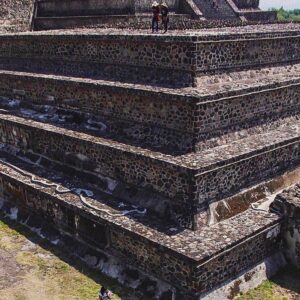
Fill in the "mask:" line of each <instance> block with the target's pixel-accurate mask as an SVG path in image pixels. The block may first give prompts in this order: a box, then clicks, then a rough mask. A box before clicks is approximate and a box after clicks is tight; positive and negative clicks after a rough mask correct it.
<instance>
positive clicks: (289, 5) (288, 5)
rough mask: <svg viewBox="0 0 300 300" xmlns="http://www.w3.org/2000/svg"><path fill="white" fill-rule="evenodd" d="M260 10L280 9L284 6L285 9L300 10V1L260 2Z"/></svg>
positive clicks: (264, 0)
mask: <svg viewBox="0 0 300 300" xmlns="http://www.w3.org/2000/svg"><path fill="white" fill-rule="evenodd" d="M259 6H260V8H261V9H268V8H272V7H275V8H280V7H281V6H283V8H285V9H294V8H300V0H260V5H259Z"/></svg>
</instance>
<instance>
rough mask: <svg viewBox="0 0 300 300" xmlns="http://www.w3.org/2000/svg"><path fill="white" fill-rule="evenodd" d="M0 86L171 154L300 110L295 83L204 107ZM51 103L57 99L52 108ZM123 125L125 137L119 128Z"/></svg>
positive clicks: (32, 82)
mask: <svg viewBox="0 0 300 300" xmlns="http://www.w3.org/2000/svg"><path fill="white" fill-rule="evenodd" d="M22 75H23V74H22ZM78 80H79V79H78ZM0 83H1V88H0V91H1V95H2V96H7V97H11V98H15V97H17V98H19V99H23V100H25V101H33V102H34V103H38V104H52V105H58V106H60V107H63V108H66V109H72V110H80V111H82V112H86V113H92V114H94V115H97V116H100V117H104V118H107V117H108V118H110V120H108V122H109V124H110V133H111V134H112V135H113V136H115V138H117V139H118V138H119V139H120V140H122V139H121V136H123V138H124V140H127V141H129V143H130V142H132V141H136V142H140V143H141V144H145V145H150V146H155V147H158V146H161V147H162V150H164V151H166V152H169V151H170V152H171V153H176V152H177V151H178V152H185V151H193V150H196V151H198V150H203V149H207V148H210V147H214V146H217V145H220V143H223V144H224V143H226V142H229V141H233V140H234V139H237V138H238V137H239V134H238V132H239V131H241V132H242V133H241V134H242V135H243V137H245V136H246V134H245V130H247V132H249V135H250V134H252V133H254V132H260V130H262V128H268V129H275V128H277V127H278V126H280V124H283V123H284V120H285V119H286V118H289V117H291V116H294V115H297V114H298V113H299V110H300V107H299V105H298V103H295V102H293V99H297V98H298V97H300V89H299V87H300V85H299V83H297V82H292V83H289V84H286V85H283V86H281V87H274V89H272V88H270V89H268V90H263V91H259V88H257V89H258V90H255V91H253V92H251V93H248V94H243V95H240V96H235V95H232V96H231V95H230V96H227V97H224V96H225V95H223V97H222V98H221V99H220V101H216V100H213V99H211V97H210V95H208V96H206V97H201V102H198V101H200V99H198V98H197V97H196V96H194V97H193V96H191V97H185V96H184V95H181V94H180V93H179V92H178V94H176V93H175V92H173V93H172V94H169V93H164V92H163V91H161V92H155V91H154V90H149V89H148V90H143V89H130V88H128V87H126V86H123V85H108V84H96V83H95V82H89V81H88V80H85V81H84V80H81V81H80V80H79V81H73V80H71V81H70V80H65V79H62V78H60V77H52V76H44V77H42V78H41V77H36V76H28V77H27V76H25V75H23V76H21V75H20V74H18V73H10V72H7V73H6V72H5V73H2V74H0ZM49 97H50V98H51V97H52V99H53V100H52V101H50V102H49V101H48V100H47V99H49ZM218 97H219V96H218V95H216V96H215V98H217V99H218ZM108 99H109V101H108ZM206 100H207V101H206ZM209 100H211V101H209ZM274 112H276V113H274ZM121 120H122V121H123V125H122V128H123V129H124V130H123V133H121V131H120V126H118V124H120V121H121ZM118 128H119V130H118ZM154 128H155V130H154ZM211 128H213V129H214V130H213V131H212V130H211ZM154 133H155V136H154V135H153V134H154ZM118 135H119V136H118ZM158 139H159V142H158Z"/></svg>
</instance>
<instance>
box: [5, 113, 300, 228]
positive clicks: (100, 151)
mask: <svg viewBox="0 0 300 300" xmlns="http://www.w3.org/2000/svg"><path fill="white" fill-rule="evenodd" d="M5 119H7V120H6V121H5ZM24 123H25V122H24V119H18V118H16V117H9V116H4V115H3V116H2V121H1V122H0V133H1V140H2V142H3V143H6V144H9V145H12V146H15V147H18V148H20V149H22V150H24V151H29V150H32V151H33V152H34V153H36V154H38V155H43V156H45V157H47V158H49V159H51V160H54V161H57V162H60V163H63V164H65V165H66V166H70V167H75V168H77V169H78V170H82V171H85V172H88V173H90V174H94V175H95V176H97V175H98V176H99V175H100V176H107V177H109V178H112V179H115V180H118V181H119V182H121V183H125V184H129V185H131V186H135V187H137V188H145V189H146V190H147V191H148V192H152V193H158V194H159V195H161V196H164V197H166V198H167V199H170V200H171V201H170V204H171V206H172V210H173V211H174V212H175V213H176V214H177V219H178V221H179V223H180V224H181V226H183V227H187V228H193V226H194V224H193V222H194V220H193V216H195V215H196V214H197V212H200V211H206V209H207V205H208V203H210V202H214V201H216V200H220V199H222V198H224V197H227V196H231V195H232V194H234V193H236V192H238V191H240V190H241V189H242V188H245V187H248V186H250V185H253V184H255V183H256V182H261V181H263V180H266V179H269V178H272V177H274V176H276V175H279V174H281V173H283V172H284V171H286V170H287V169H289V168H291V167H295V166H296V165H297V164H299V161H300V154H299V138H298V139H297V138H296V140H294V141H293V140H292V139H291V140H287V141H286V142H284V143H283V144H278V145H277V148H275V149H274V147H275V146H274V144H271V145H270V146H268V147H266V148H264V150H263V153H260V150H256V151H253V152H251V157H249V156H248V157H237V158H236V157H235V158H233V159H232V160H230V159H229V160H226V161H225V162H224V163H223V166H222V165H220V164H219V166H218V164H217V165H216V166H217V168H216V169H215V167H216V166H215V165H214V164H212V165H208V167H204V168H203V170H201V172H200V170H199V171H198V173H199V174H198V175H197V176H196V173H197V170H193V169H188V168H186V167H183V166H180V165H176V164H172V163H168V162H167V161H161V160H159V159H155V158H151V157H149V156H144V155H141V153H139V154H134V153H132V152H131V151H128V152H127V151H126V150H125V149H123V150H122V149H121V148H120V146H118V145H116V144H114V145H113V148H112V147H111V146H112V145H110V144H109V143H102V142H101V143H99V142H95V141H93V137H91V138H90V140H89V139H88V138H87V136H86V135H84V134H80V133H77V134H76V136H75V135H74V134H72V133H71V131H68V130H65V129H60V132H56V131H57V128H56V127H53V126H52V125H42V126H41V125H38V124H37V123H36V122H33V121H28V122H26V123H27V124H24ZM284 134H286V133H284ZM273 143H274V141H273ZM124 181H125V182H124Z"/></svg>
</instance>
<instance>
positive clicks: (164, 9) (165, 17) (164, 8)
mask: <svg viewBox="0 0 300 300" xmlns="http://www.w3.org/2000/svg"><path fill="white" fill-rule="evenodd" d="M161 18H162V23H163V26H164V30H165V31H164V33H166V32H167V31H168V26H169V7H168V5H167V3H166V2H163V3H162V4H161Z"/></svg>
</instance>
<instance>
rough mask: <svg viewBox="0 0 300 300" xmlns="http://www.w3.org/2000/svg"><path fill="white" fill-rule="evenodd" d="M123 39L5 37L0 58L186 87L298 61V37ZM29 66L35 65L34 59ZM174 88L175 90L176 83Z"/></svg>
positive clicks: (299, 56) (93, 36) (148, 37)
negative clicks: (208, 77) (217, 73)
mask: <svg viewBox="0 0 300 300" xmlns="http://www.w3.org/2000/svg"><path fill="white" fill-rule="evenodd" d="M124 37H125V36H120V35H110V36H105V35H84V36H80V38H78V37H77V36H72V35H67V36H64V35H60V36H58V37H56V38H55V39H53V37H52V36H51V35H49V36H47V35H43V36H41V37H39V38H38V39H36V40H35V36H30V35H29V36H18V37H13V36H6V37H2V38H1V40H2V42H1V45H0V46H1V47H0V56H1V57H5V60H6V61H7V59H9V58H14V59H19V58H20V57H22V59H23V60H24V59H27V60H28V61H29V60H33V59H35V60H39V59H40V60H43V59H46V60H47V61H46V63H44V65H43V66H47V68H48V69H49V68H51V67H52V68H57V69H58V70H57V71H61V70H63V71H64V67H65V65H67V66H66V67H65V68H68V67H70V68H72V66H73V70H71V72H69V73H75V72H78V71H77V69H78V67H79V69H80V66H81V64H84V63H90V64H91V70H90V73H93V72H95V73H96V74H97V70H98V72H99V67H100V65H99V66H96V67H94V68H93V67H92V64H94V63H95V64H102V65H103V66H107V65H113V66H115V68H119V69H117V70H118V72H114V75H116V80H118V78H119V77H118V76H119V75H120V74H122V73H125V74H126V76H128V75H130V72H127V71H132V70H133V68H139V71H140V72H139V75H140V77H141V78H143V77H144V78H147V72H149V74H150V75H153V72H157V71H158V70H160V71H161V72H162V74H163V75H166V74H167V73H168V74H169V75H167V78H169V80H168V79H167V81H168V82H171V80H172V79H174V77H177V78H178V81H181V80H183V83H188V81H189V84H190V85H192V84H194V83H195V82H194V80H193V79H195V78H194V77H195V76H196V72H198V73H199V74H202V73H203V72H207V71H212V70H220V69H234V68H237V67H244V68H246V67H247V68H249V67H250V66H252V67H253V66H261V65H270V64H272V65H274V64H277V63H283V62H293V61H297V60H298V61H299V59H300V52H299V51H298V49H299V47H300V38H299V36H295V37H274V38H263V39H260V38H253V39H252V38H251V39H249V38H243V39H241V40H240V39H238V40H236V37H235V36H231V37H226V38H227V39H232V40H228V41H222V40H221V41H213V39H214V38H217V37H218V36H215V37H214V36H213V37H211V38H209V40H208V41H203V42H201V38H202V39H203V37H198V38H196V37H194V38H193V37H180V36H179V37H176V36H172V37H169V38H168V40H165V39H163V37H162V38H160V37H154V36H151V35H147V36H139V38H137V37H135V36H134V35H133V36H130V37H129V36H127V38H126V41H125V40H124ZM205 38H206V39H207V37H204V39H205ZM34 40H35V41H34ZM197 40H199V41H198V42H197ZM33 41H34V43H33ZM70 49H72V50H71V51H70ZM57 61H59V64H57ZM28 63H30V64H31V61H29V62H28ZM53 64H54V65H53ZM60 64H62V65H61V66H60ZM68 64H69V65H68ZM145 68H146V69H145ZM95 69H96V70H95ZM100 69H101V68H100ZM104 69H105V68H104ZM110 70H112V69H110ZM126 70H127V71H126ZM101 71H102V70H101ZM134 74H136V73H134ZM157 74H158V72H157ZM174 74H175V75H174ZM180 74H181V76H182V77H181V78H180V76H179V75H180ZM86 75H87V74H86ZM117 75H118V76H117ZM188 75H189V76H190V77H189V78H187V77H188ZM130 76H132V75H130ZM130 76H129V77H130ZM185 76H187V77H185ZM121 77H123V78H124V77H125V76H124V75H123V76H121ZM148 77H151V76H148ZM185 78H187V79H186V80H185ZM180 79H181V80H180ZM157 80H158V82H159V81H160V78H159V77H158V79H157ZM179 83H180V82H179ZM174 84H175V86H176V85H178V82H174Z"/></svg>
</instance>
